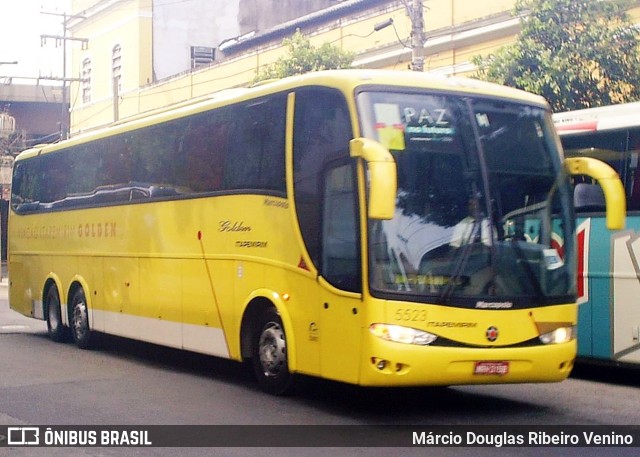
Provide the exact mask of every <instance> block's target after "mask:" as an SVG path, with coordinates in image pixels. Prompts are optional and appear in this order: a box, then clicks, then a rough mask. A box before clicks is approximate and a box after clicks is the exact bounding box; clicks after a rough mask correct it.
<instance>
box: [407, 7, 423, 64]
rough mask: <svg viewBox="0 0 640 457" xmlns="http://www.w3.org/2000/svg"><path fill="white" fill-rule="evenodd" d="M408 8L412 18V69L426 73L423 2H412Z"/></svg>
mask: <svg viewBox="0 0 640 457" xmlns="http://www.w3.org/2000/svg"><path fill="white" fill-rule="evenodd" d="M405 5H406V4H405ZM406 7H407V10H408V13H409V17H410V18H411V69H412V70H413V71H424V36H425V34H424V16H423V10H424V8H423V0H412V6H411V7H409V5H406Z"/></svg>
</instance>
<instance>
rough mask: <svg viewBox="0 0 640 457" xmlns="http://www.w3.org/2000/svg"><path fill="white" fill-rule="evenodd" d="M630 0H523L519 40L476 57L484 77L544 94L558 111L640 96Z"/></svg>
mask: <svg viewBox="0 0 640 457" xmlns="http://www.w3.org/2000/svg"><path fill="white" fill-rule="evenodd" d="M628 6H629V2H628V1H627V0H602V1H594V0H517V1H516V7H515V14H517V15H518V16H519V17H520V18H521V20H520V22H521V25H522V31H521V32H520V35H519V38H518V41H517V42H516V43H515V44H513V45H510V46H505V47H503V48H501V49H499V50H498V51H497V52H496V53H495V54H492V55H489V56H487V57H482V56H475V57H474V59H473V62H474V63H475V64H476V65H477V67H478V68H479V70H478V72H477V74H476V75H475V76H476V77H478V78H479V79H484V80H488V81H493V82H497V83H500V84H505V85H508V86H513V87H517V88H520V89H524V90H527V91H529V92H533V93H536V94H539V95H542V96H543V97H545V98H546V99H547V101H548V102H549V103H550V104H551V107H552V108H553V110H554V111H566V110H572V109H580V108H590V107H596V106H603V105H609V104H614V103H623V102H629V101H635V100H640V59H639V56H638V52H639V48H640V47H639V39H640V34H639V32H638V30H636V29H635V28H634V26H633V24H632V23H631V21H630V19H629V17H628V15H627V13H626V11H627V8H628Z"/></svg>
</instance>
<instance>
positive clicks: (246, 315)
mask: <svg viewBox="0 0 640 457" xmlns="http://www.w3.org/2000/svg"><path fill="white" fill-rule="evenodd" d="M269 308H275V310H276V312H277V313H278V315H279V316H280V319H281V320H282V325H283V326H284V333H285V335H286V336H287V359H288V364H289V370H290V371H291V372H292V373H293V372H295V371H296V345H295V338H294V331H293V323H292V320H291V316H290V314H289V312H288V311H287V308H286V306H285V301H284V300H283V298H282V297H281V296H280V294H278V293H276V292H273V291H269V290H257V291H254V292H253V293H252V294H251V295H250V296H249V298H248V299H247V302H246V305H245V306H244V312H243V313H242V321H241V324H240V358H241V359H242V360H246V359H249V358H250V357H251V354H252V352H253V338H252V336H253V334H254V332H255V331H256V328H255V327H256V322H257V321H258V319H259V318H260V316H261V315H262V313H263V312H264V311H265V310H267V309H269Z"/></svg>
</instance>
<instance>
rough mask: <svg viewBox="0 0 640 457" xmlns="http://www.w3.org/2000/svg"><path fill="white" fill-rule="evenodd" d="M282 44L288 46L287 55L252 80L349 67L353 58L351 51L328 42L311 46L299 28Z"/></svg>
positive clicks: (257, 80) (262, 70)
mask: <svg viewBox="0 0 640 457" xmlns="http://www.w3.org/2000/svg"><path fill="white" fill-rule="evenodd" d="M282 44H283V45H284V46H287V47H288V48H289V55H288V56H287V57H281V58H279V59H278V60H277V61H276V62H274V63H273V64H271V65H269V66H267V67H265V68H263V69H261V70H260V71H259V72H258V73H257V75H256V77H255V78H254V82H259V81H263V80H265V79H271V78H283V77H285V76H292V75H300V74H303V73H308V72H310V71H318V70H329V69H335V68H350V67H351V63H352V62H353V58H354V54H353V53H351V52H348V51H343V50H342V49H340V48H339V47H337V46H333V45H332V44H330V43H324V44H323V45H322V46H320V47H319V48H318V47H314V46H312V45H311V42H310V41H309V39H308V38H307V37H305V36H304V35H303V34H302V33H301V32H300V30H297V31H296V33H294V34H293V35H292V36H291V37H290V38H286V39H284V40H283V42H282Z"/></svg>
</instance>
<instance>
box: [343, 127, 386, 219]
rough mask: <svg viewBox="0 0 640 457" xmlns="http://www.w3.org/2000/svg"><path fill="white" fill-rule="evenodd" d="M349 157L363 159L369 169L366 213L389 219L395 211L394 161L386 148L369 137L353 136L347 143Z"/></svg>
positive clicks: (373, 217) (372, 216)
mask: <svg viewBox="0 0 640 457" xmlns="http://www.w3.org/2000/svg"><path fill="white" fill-rule="evenodd" d="M349 151H350V154H351V157H356V158H361V159H363V160H364V161H365V162H366V163H367V166H368V170H369V174H368V176H369V202H368V205H369V207H368V215H369V218H371V219H391V218H393V215H394V213H395V207H396V192H397V172H396V162H395V160H393V156H392V155H391V153H390V152H389V150H388V149H387V148H385V147H384V146H383V145H382V144H380V143H378V142H377V141H374V140H371V139H369V138H355V139H353V140H351V141H350V143H349Z"/></svg>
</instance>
